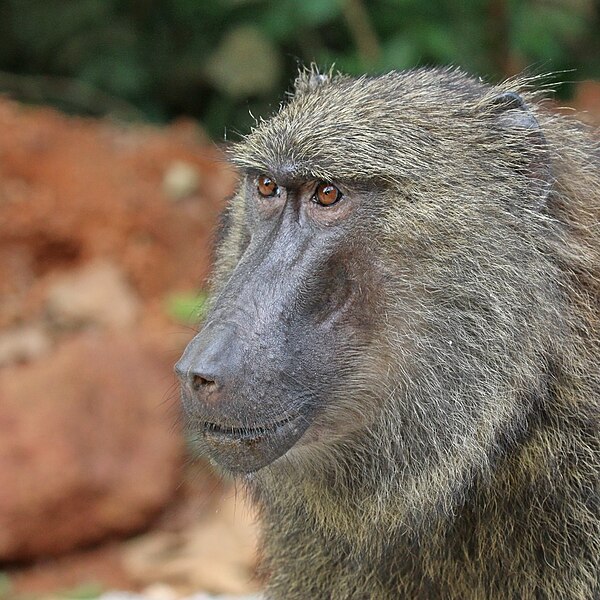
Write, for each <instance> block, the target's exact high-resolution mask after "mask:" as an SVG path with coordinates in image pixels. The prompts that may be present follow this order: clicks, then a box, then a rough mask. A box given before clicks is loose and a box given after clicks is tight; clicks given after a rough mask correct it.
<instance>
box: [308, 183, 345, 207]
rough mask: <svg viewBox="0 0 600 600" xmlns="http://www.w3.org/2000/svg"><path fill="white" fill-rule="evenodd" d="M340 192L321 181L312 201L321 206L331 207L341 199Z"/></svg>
mask: <svg viewBox="0 0 600 600" xmlns="http://www.w3.org/2000/svg"><path fill="white" fill-rule="evenodd" d="M342 195H343V194H342V192H340V190H339V189H338V188H336V187H335V185H333V184H332V183H327V182H325V181H322V182H321V183H319V185H318V186H317V191H316V192H315V196H314V200H315V202H316V203H317V204H320V205H321V206H331V205H332V204H335V203H336V202H338V201H339V200H340V199H341V197H342Z"/></svg>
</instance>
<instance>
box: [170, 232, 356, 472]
mask: <svg viewBox="0 0 600 600" xmlns="http://www.w3.org/2000/svg"><path fill="white" fill-rule="evenodd" d="M279 233H280V235H278V236H273V235H271V236H268V238H267V239H263V240H260V241H259V240H255V241H254V244H252V243H251V245H250V246H249V248H248V249H247V251H246V252H245V254H244V256H243V257H242V259H241V260H240V262H239V263H238V265H237V267H236V268H235V270H234V272H233V274H232V275H231V277H230V279H229V281H228V282H227V284H226V285H225V286H224V288H223V289H222V290H221V291H220V293H219V294H218V296H217V298H216V299H215V301H214V308H213V310H212V311H211V312H210V314H209V315H208V316H207V319H206V322H205V325H204V327H203V329H202V330H201V331H200V333H199V334H198V335H197V336H196V337H195V338H194V339H193V340H192V341H191V342H190V344H189V345H188V347H187V348H186V350H185V352H184V354H183V356H182V358H181V360H180V361H179V362H178V363H177V365H176V372H177V374H178V376H179V378H180V380H181V383H182V402H183V406H184V410H185V413H186V416H187V419H188V423H189V425H190V428H191V431H192V432H193V434H194V435H197V436H199V439H198V443H199V444H200V445H201V446H202V447H203V449H204V450H205V451H206V453H207V454H208V455H209V457H211V459H212V460H213V461H214V462H216V463H217V464H218V465H220V466H222V467H224V468H225V469H227V470H229V471H234V472H239V471H241V472H248V471H253V470H256V469H259V468H261V467H263V466H265V465H267V464H269V463H271V462H272V461H274V460H275V459H276V458H278V457H280V456H281V455H282V454H284V453H285V452H286V451H287V450H288V449H289V448H291V447H292V446H293V445H294V444H295V443H296V441H297V440H298V439H299V438H300V437H301V436H302V434H303V433H304V432H305V430H306V429H307V428H308V426H309V425H310V423H311V420H312V418H313V415H314V412H315V408H316V399H317V398H318V397H322V396H323V393H324V392H325V391H326V390H327V388H328V387H329V386H330V385H331V384H332V382H333V380H334V379H335V377H334V374H333V373H332V372H331V371H330V367H329V366H328V365H327V363H324V361H323V360H321V357H322V356H323V354H324V353H325V354H327V353H332V355H333V353H334V352H335V348H334V346H335V338H336V336H335V333H334V329H335V328H334V327H333V325H334V322H335V321H336V315H339V314H341V313H342V311H341V307H342V306H343V305H344V299H345V298H346V294H345V291H344V290H346V286H344V285H341V286H339V283H340V282H339V277H338V278H337V279H336V278H333V279H332V278H331V276H330V271H331V269H329V270H328V269H327V268H325V267H324V265H323V260H322V256H320V253H319V249H318V248H315V247H313V248H311V247H310V245H308V244H306V240H305V239H303V238H302V236H301V235H298V236H295V237H292V236H290V235H284V234H283V233H282V232H281V231H280V232H279ZM269 238H270V239H269ZM331 285H333V286H334V288H336V289H337V288H338V286H339V290H338V291H339V292H340V294H342V296H343V297H342V296H340V295H339V294H337V295H336V293H332V291H331V290H330V289H328V286H329V287H330V286H331ZM338 296H339V297H338ZM318 298H322V299H326V300H325V301H326V304H327V307H323V306H322V303H320V302H318V301H317V300H316V299H318Z"/></svg>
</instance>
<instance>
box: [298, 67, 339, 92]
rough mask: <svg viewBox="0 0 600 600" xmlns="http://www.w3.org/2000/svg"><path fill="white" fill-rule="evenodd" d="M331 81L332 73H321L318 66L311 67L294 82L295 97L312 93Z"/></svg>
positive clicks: (302, 72)
mask: <svg viewBox="0 0 600 600" xmlns="http://www.w3.org/2000/svg"><path fill="white" fill-rule="evenodd" d="M330 80H331V72H329V73H319V69H318V68H317V66H316V65H314V64H313V65H311V66H310V68H306V69H304V70H303V71H301V72H300V73H299V74H298V77H296V80H295V81H294V95H295V96H300V95H302V94H306V93H307V92H312V91H313V90H316V89H317V88H318V87H320V86H322V85H323V84H325V83H327V82H328V81H330Z"/></svg>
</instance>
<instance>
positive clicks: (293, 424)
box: [202, 413, 309, 473]
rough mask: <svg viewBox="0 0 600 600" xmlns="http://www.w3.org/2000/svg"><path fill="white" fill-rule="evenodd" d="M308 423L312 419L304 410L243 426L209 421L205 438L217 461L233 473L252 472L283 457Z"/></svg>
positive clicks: (204, 442)
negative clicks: (305, 414)
mask: <svg viewBox="0 0 600 600" xmlns="http://www.w3.org/2000/svg"><path fill="white" fill-rule="evenodd" d="M308 425H309V419H307V418H305V416H303V415H302V414H301V413H295V414H292V415H288V416H286V417H284V418H282V419H279V420H277V421H273V422H269V423H261V424H260V425H252V426H243V427H241V426H230V425H222V424H219V423H213V422H210V421H205V422H204V423H203V430H202V440H203V444H204V449H205V452H206V453H207V454H208V456H209V457H210V458H211V459H212V461H213V463H215V464H216V465H218V466H220V467H221V468H223V469H224V470H226V471H228V472H230V473H251V472H252V471H258V470H259V469H262V468H263V467H265V466H267V465H269V464H271V463H272V462H274V461H275V460H277V459H278V458H280V457H281V456H283V455H284V454H285V453H286V452H287V451H288V450H289V449H290V448H291V447H292V446H294V444H295V443H296V442H297V441H298V440H299V439H300V438H301V437H302V435H303V434H304V432H305V431H306V429H307V428H308Z"/></svg>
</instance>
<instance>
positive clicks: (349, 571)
mask: <svg viewBox="0 0 600 600" xmlns="http://www.w3.org/2000/svg"><path fill="white" fill-rule="evenodd" d="M530 84H531V82H530V81H523V80H522V81H517V80H514V81H509V82H506V83H505V84H502V85H499V86H491V85H487V84H485V83H483V82H481V81H480V80H477V79H473V78H471V77H469V76H467V75H465V74H463V73H462V72H460V71H458V70H435V69H418V70H414V71H409V72H404V73H390V74H388V75H384V76H379V77H366V76H365V77H360V78H358V79H353V78H349V77H345V76H342V75H331V74H328V75H322V74H319V73H318V72H317V71H316V70H315V69H310V70H307V71H306V72H305V73H303V74H301V75H300V77H299V78H298V80H297V81H296V86H295V92H294V94H293V95H292V96H291V98H290V99H289V100H288V101H287V103H285V104H284V105H283V106H282V107H281V108H280V109H279V111H278V112H277V113H276V114H275V115H274V116H273V117H272V118H270V119H269V120H267V121H264V122H261V123H260V124H259V125H258V126H257V127H256V129H254V130H253V131H252V132H251V133H250V134H249V135H248V136H247V137H246V138H245V139H244V140H243V141H242V142H240V143H239V145H238V146H237V147H236V148H235V150H234V153H233V161H234V163H235V164H236V165H237V166H238V167H239V169H240V171H241V175H242V176H241V184H240V187H239V191H238V193H237V194H236V195H235V197H234V198H233V199H232V201H231V203H230V206H229V208H228V210H227V213H226V215H225V218H224V221H225V222H224V229H223V235H222V240H221V242H220V245H219V249H218V256H217V262H216V270H215V271H216V272H215V276H214V284H213V287H214V293H213V298H214V300H213V303H212V305H211V309H210V311H209V314H208V317H207V319H206V322H205V325H204V327H203V329H202V331H201V332H200V333H199V335H198V336H196V337H195V338H194V339H193V340H192V342H191V343H190V345H189V346H188V348H187V350H186V352H185V354H184V356H183V357H182V359H181V360H180V362H179V363H178V366H177V371H178V373H179V375H180V377H181V379H182V382H183V385H182V389H183V392H182V398H183V403H184V407H185V410H186V413H187V417H188V420H189V424H190V430H191V431H192V432H194V433H195V434H196V438H197V443H198V445H199V447H200V449H201V450H202V451H203V452H205V454H206V455H207V456H208V457H209V458H210V459H211V461H212V462H213V463H214V464H215V465H217V466H218V467H220V468H221V469H222V470H223V471H224V472H227V473H233V474H235V475H236V476H237V477H239V478H240V479H241V480H243V481H244V482H245V483H246V484H247V486H248V487H249V489H250V490H251V493H252V495H253V497H254V498H255V500H256V502H257V504H258V506H259V507H260V510H261V514H262V521H263V550H262V552H263V556H264V559H263V564H264V572H265V574H266V577H267V578H268V588H267V596H268V597H269V598H276V599H286V600H292V599H301V600H311V599H338V600H348V599H367V598H374V599H381V600H385V599H411V600H412V599H437V598H439V599H455V600H469V599H478V600H489V599H502V600H507V599H511V600H517V599H533V598H535V599H556V600H558V599H561V600H562V599H565V600H566V599H592V598H600V484H599V465H600V439H599V427H598V425H599V414H600V171H599V166H600V160H599V157H600V154H599V152H598V147H597V145H596V144H595V143H594V142H593V140H592V137H591V134H590V133H589V132H587V131H586V130H585V128H584V127H583V126H581V125H578V124H577V123H574V122H571V121H569V120H568V119H566V118H563V117H560V116H557V115H556V114H552V113H551V112H549V111H546V110H544V109H543V107H540V103H539V98H538V97H537V95H536V94H535V93H534V92H532V91H530V90H529V88H530Z"/></svg>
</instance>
